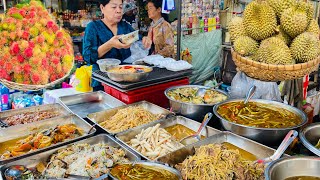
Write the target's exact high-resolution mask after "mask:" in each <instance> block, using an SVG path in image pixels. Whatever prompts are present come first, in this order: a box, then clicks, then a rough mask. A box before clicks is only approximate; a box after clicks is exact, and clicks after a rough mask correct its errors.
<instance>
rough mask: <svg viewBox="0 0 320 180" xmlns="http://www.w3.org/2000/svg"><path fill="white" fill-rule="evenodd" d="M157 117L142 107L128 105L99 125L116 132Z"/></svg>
mask: <svg viewBox="0 0 320 180" xmlns="http://www.w3.org/2000/svg"><path fill="white" fill-rule="evenodd" d="M157 119H158V116H157V115H155V114H152V113H151V112H149V111H147V110H145V109H144V108H143V107H140V106H130V107H127V108H124V109H120V110H118V112H117V113H116V114H115V115H113V116H112V117H109V118H107V119H106V120H105V121H103V122H101V123H100V125H101V126H102V127H104V128H106V129H108V130H109V131H111V132H113V133H117V132H121V131H124V130H127V129H129V128H133V127H136V126H139V125H142V124H146V123H149V122H151V121H154V120H157Z"/></svg>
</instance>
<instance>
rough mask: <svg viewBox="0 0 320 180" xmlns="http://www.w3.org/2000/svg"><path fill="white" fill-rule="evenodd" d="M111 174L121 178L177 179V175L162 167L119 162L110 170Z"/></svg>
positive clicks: (122, 179)
mask: <svg viewBox="0 0 320 180" xmlns="http://www.w3.org/2000/svg"><path fill="white" fill-rule="evenodd" d="M111 175H112V176H113V177H115V178H117V179H119V180H120V179H121V180H131V179H132V180H133V179H145V180H178V177H177V176H176V175H175V174H173V173H171V172H169V171H167V170H164V169H160V168H157V167H152V166H146V165H142V164H136V165H134V166H133V165H132V164H119V165H116V166H115V167H114V168H113V169H112V170H111Z"/></svg>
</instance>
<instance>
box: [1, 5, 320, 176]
mask: <svg viewBox="0 0 320 180" xmlns="http://www.w3.org/2000/svg"><path fill="white" fill-rule="evenodd" d="M313 11H314V9H313V6H312V5H311V4H310V3H307V2H303V1H295V0H256V1H253V2H251V3H248V5H247V6H246V8H245V10H244V13H243V16H242V17H238V16H236V17H234V18H233V19H232V20H231V22H230V24H229V31H230V39H231V41H232V48H231V53H232V57H233V61H234V63H235V65H236V66H237V70H238V73H239V74H240V73H241V74H240V75H239V74H237V76H242V77H245V79H246V80H247V81H243V82H241V83H242V84H243V85H244V86H241V87H243V89H244V87H245V86H250V89H249V91H247V90H242V91H245V92H246V93H247V95H246V97H241V98H235V96H233V95H234V94H232V93H230V94H229V93H227V92H225V90H222V87H224V86H225V84H222V83H223V82H222V83H217V84H212V85H211V87H208V86H202V85H195V84H191V85H190V84H189V77H190V75H191V74H192V73H194V72H193V69H192V65H190V64H189V63H188V62H186V61H184V60H180V61H176V60H174V59H171V58H164V57H162V56H159V55H151V56H147V57H145V58H143V59H139V60H138V61H135V62H134V63H133V64H124V65H120V61H119V60H115V59H101V60H100V62H99V69H98V70H94V71H92V66H81V67H79V68H77V69H76V71H75V73H74V75H73V72H74V68H73V66H74V65H75V63H74V52H73V45H72V40H71V37H70V34H69V33H68V32H67V31H66V30H64V29H62V28H60V27H59V26H58V24H57V23H56V22H55V21H54V20H53V19H52V18H51V15H50V14H49V13H48V11H47V10H46V9H45V8H44V7H43V5H42V4H41V3H40V2H39V1H37V0H31V1H30V2H28V3H27V2H25V3H22V4H18V5H16V6H15V7H12V8H10V9H8V10H7V12H6V14H5V15H4V18H3V19H2V20H1V22H0V51H1V53H0V65H1V66H0V82H1V83H2V84H3V85H2V86H1V88H0V92H1V94H0V95H1V98H0V99H1V101H0V102H1V103H3V102H4V101H5V100H6V101H8V99H10V96H11V95H10V93H11V92H9V89H15V90H21V91H34V92H37V91H38V90H42V89H48V88H52V87H53V86H56V85H57V84H61V83H62V82H64V83H65V84H64V85H63V86H67V85H66V81H65V79H66V78H69V79H70V81H69V82H71V83H70V84H68V85H70V86H73V87H71V88H72V89H68V88H66V89H56V90H52V91H51V92H50V91H48V92H44V94H45V95H48V96H49V95H52V97H48V99H50V98H51V100H52V102H55V103H53V104H42V103H40V100H39V98H40V96H38V95H37V97H36V98H32V99H33V101H34V102H33V103H37V106H32V107H27V106H24V107H26V108H18V107H20V106H19V105H21V104H19V105H17V106H16V107H17V108H16V109H12V110H7V111H0V180H2V179H3V180H7V179H8V180H9V179H28V180H29V179H30V180H31V179H60V178H61V179H97V180H98V179H99V180H102V179H119V180H121V179H123V180H125V179H154V180H157V179H169V180H171V179H172V180H182V179H184V180H188V179H189V180H191V179H195V180H198V179H199V180H200V179H201V180H220V179H238V180H260V179H261V180H262V179H268V180H277V179H285V180H290V179H305V178H312V179H319V178H320V174H319V167H320V159H319V157H318V156H320V123H319V122H318V123H317V122H313V121H310V119H312V118H313V117H312V111H309V112H311V113H309V114H306V113H305V112H304V111H303V110H301V109H299V108H297V107H294V106H292V105H291V104H285V103H283V102H277V101H275V100H272V99H267V98H265V99H261V98H255V96H254V95H257V93H258V92H259V91H260V92H261V91H269V89H267V88H265V87H268V86H267V85H268V83H272V85H273V86H274V87H276V88H273V89H272V90H274V89H277V90H278V84H277V82H280V81H283V82H291V83H292V84H291V85H292V87H293V86H295V85H296V84H298V80H297V79H299V81H302V78H304V79H306V78H305V76H306V75H308V74H311V73H313V72H315V71H317V70H318V68H319V63H320V41H319V26H318V24H317V22H316V20H314V19H313V17H312V14H313ZM183 57H184V58H185V60H189V61H190V60H191V59H192V56H191V54H190V52H189V50H186V51H185V52H184V53H183ZM70 75H72V76H71V77H70ZM92 79H94V80H96V81H98V82H100V83H101V84H102V86H103V88H104V89H103V90H100V91H95V92H91V91H92V87H91V86H90V85H91V80H92ZM305 81H306V82H308V80H305ZM256 82H259V83H256ZM295 83H296V84H295ZM266 84H267V85H266ZM259 85H261V86H260V87H259ZM262 85H266V86H262ZM280 86H281V85H280ZM302 86H303V87H302ZM307 86H308V84H307V83H301V87H300V88H301V91H303V92H305V97H304V98H305V99H307V95H306V93H307V88H306V87H307ZM217 87H221V89H218V88H217ZM235 87H236V86H234V85H231V90H232V88H235ZM283 88H284V89H286V90H287V91H290V89H289V90H288V87H287V86H285V85H284V87H283ZM226 89H228V88H226ZM261 89H262V90H261ZM58 90H59V91H58ZM62 90H64V91H62ZM78 90H81V91H82V92H79V91H78ZM240 90H241V88H240ZM240 90H239V91H240ZM233 91H234V89H233ZM270 91H271V90H270ZM278 91H279V90H278ZM278 91H277V93H278ZM231 92H232V91H231ZM279 92H280V91H279ZM295 92H296V93H297V94H299V93H301V92H297V91H295ZM64 93H65V95H62V94H64ZM265 93H269V92H265ZM4 94H5V95H6V96H4ZM53 96H54V97H53ZM294 98H295V97H294ZM22 99H23V98H22ZM23 100H24V103H26V104H28V103H29V104H30V103H31V102H29V101H27V100H26V99H23ZM7 103H8V102H7ZM19 103H21V102H19ZM17 104H18V101H17ZM6 105H8V104H6ZM21 106H22V105H21ZM310 108H311V109H312V107H311V106H310V105H308V104H306V105H305V109H308V110H310ZM314 109H315V108H314ZM318 109H319V108H318ZM288 168H290V169H288Z"/></svg>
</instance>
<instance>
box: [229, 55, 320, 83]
mask: <svg viewBox="0 0 320 180" xmlns="http://www.w3.org/2000/svg"><path fill="white" fill-rule="evenodd" d="M231 53H232V59H233V61H234V63H235V64H236V66H237V69H238V70H240V71H242V72H244V73H246V75H247V76H250V77H252V78H254V79H259V80H261V81H273V82H276V81H284V80H293V79H299V78H302V77H304V76H305V75H307V74H310V73H312V72H313V71H316V70H318V68H319V63H320V56H319V57H317V58H316V59H314V60H312V61H309V62H306V63H301V64H292V65H273V64H266V63H260V62H256V61H253V60H250V59H247V58H245V57H242V56H241V55H240V54H238V53H237V52H235V51H234V50H233V49H231Z"/></svg>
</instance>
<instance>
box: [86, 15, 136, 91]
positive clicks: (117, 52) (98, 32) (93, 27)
mask: <svg viewBox="0 0 320 180" xmlns="http://www.w3.org/2000/svg"><path fill="white" fill-rule="evenodd" d="M133 31H134V29H133V28H132V27H131V26H130V25H129V24H128V23H126V22H124V21H121V22H119V23H118V32H117V35H121V34H128V33H130V32H133ZM113 36H114V34H113V33H112V31H111V30H110V29H109V28H108V27H107V26H106V25H105V24H104V23H103V21H101V20H97V21H93V22H91V23H89V24H88V25H87V27H86V30H85V33H84V38H83V52H82V56H83V59H84V60H85V61H86V63H87V64H88V65H93V67H92V70H93V71H94V70H98V69H99V66H98V65H97V60H98V59H104V58H116V59H119V60H121V61H123V60H125V59H126V58H128V57H130V56H131V52H130V48H128V49H116V48H112V49H111V50H110V51H109V52H107V53H106V54H105V55H103V56H102V57H100V58H99V57H98V48H99V46H101V45H102V44H104V43H105V42H107V41H109V40H110V39H111V38H112V37H113ZM98 85H99V83H98V82H96V81H93V82H92V86H93V87H95V86H98Z"/></svg>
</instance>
